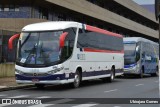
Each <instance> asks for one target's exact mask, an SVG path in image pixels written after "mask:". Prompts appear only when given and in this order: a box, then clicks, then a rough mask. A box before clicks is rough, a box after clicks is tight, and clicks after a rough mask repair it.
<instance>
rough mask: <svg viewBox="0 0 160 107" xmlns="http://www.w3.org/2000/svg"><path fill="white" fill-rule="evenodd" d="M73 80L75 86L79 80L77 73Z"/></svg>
mask: <svg viewBox="0 0 160 107" xmlns="http://www.w3.org/2000/svg"><path fill="white" fill-rule="evenodd" d="M74 81H75V85H76V86H77V85H79V81H80V80H79V76H78V75H77V74H76V75H75V78H74Z"/></svg>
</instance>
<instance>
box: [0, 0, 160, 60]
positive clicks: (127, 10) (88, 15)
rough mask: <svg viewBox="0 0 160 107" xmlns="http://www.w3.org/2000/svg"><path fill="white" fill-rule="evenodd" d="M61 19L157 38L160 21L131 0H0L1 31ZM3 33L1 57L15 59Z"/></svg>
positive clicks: (126, 33)
mask: <svg viewBox="0 0 160 107" xmlns="http://www.w3.org/2000/svg"><path fill="white" fill-rule="evenodd" d="M62 20H63V21H77V22H81V23H85V24H89V25H93V26H97V27H100V28H102V29H106V30H109V31H112V32H116V33H119V34H122V35H123V36H136V37H144V38H148V39H151V40H153V41H156V42H158V22H157V21H156V19H155V16H154V14H153V13H151V12H149V11H147V10H145V9H144V8H142V7H141V6H139V5H138V4H136V3H134V2H133V1H131V0H0V23H1V24H0V29H1V30H2V31H5V30H7V31H12V32H20V31H21V29H22V28H23V27H24V26H25V25H27V24H31V23H36V22H43V21H62ZM0 35H1V36H0V48H1V49H0V50H2V51H1V52H0V55H1V56H0V61H1V62H12V61H14V58H15V54H14V55H11V54H9V50H8V48H7V45H6V43H5V42H6V41H7V40H8V38H9V37H10V36H11V35H10V34H8V35H4V34H2V33H1V34H0ZM15 44H16V43H15ZM14 50H15V51H14V52H11V53H15V52H16V45H15V49H14ZM5 55H6V56H5ZM12 57H13V58H12Z"/></svg>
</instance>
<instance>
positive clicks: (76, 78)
mask: <svg viewBox="0 0 160 107" xmlns="http://www.w3.org/2000/svg"><path fill="white" fill-rule="evenodd" d="M80 83H81V74H80V72H79V71H78V70H77V71H76V73H75V76H74V82H73V87H74V88H78V87H79V86H80Z"/></svg>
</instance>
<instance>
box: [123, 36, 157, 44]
mask: <svg viewBox="0 0 160 107" xmlns="http://www.w3.org/2000/svg"><path fill="white" fill-rule="evenodd" d="M123 41H124V43H125V42H139V41H143V42H149V43H152V44H156V45H158V43H156V42H153V41H151V40H148V39H145V38H142V37H125V38H123Z"/></svg>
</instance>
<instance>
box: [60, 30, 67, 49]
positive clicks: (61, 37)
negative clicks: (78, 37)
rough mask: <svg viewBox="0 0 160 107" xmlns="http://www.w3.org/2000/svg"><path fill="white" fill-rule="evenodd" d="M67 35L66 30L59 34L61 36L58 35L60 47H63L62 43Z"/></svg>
mask: <svg viewBox="0 0 160 107" xmlns="http://www.w3.org/2000/svg"><path fill="white" fill-rule="evenodd" d="M67 35H68V32H64V33H62V34H61V36H60V37H59V46H60V48H63V47H64V43H65V39H66V36H67Z"/></svg>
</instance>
